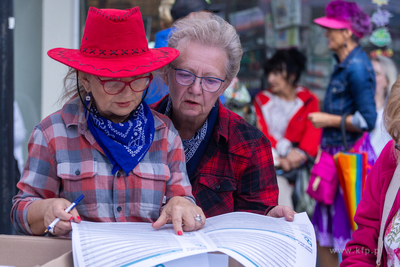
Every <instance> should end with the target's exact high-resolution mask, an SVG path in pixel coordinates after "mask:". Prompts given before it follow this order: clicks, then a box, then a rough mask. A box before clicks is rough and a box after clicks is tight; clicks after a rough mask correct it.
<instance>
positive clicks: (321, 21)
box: [314, 17, 363, 38]
mask: <svg viewBox="0 0 400 267" xmlns="http://www.w3.org/2000/svg"><path fill="white" fill-rule="evenodd" d="M314 23H316V24H318V25H320V26H322V27H324V28H330V29H349V30H350V31H351V32H352V33H353V34H354V35H355V36H357V37H358V38H362V37H363V35H362V34H361V33H359V32H357V31H355V30H353V28H352V27H351V23H350V22H349V21H344V20H338V19H335V18H328V17H321V18H317V19H314Z"/></svg>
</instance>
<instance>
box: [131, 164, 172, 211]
mask: <svg viewBox="0 0 400 267" xmlns="http://www.w3.org/2000/svg"><path fill="white" fill-rule="evenodd" d="M130 174H131V175H130V176H129V191H131V196H130V198H131V205H130V207H131V208H130V214H133V215H138V214H140V216H141V217H143V215H144V214H143V213H145V217H148V218H158V216H159V211H160V208H161V206H162V205H163V200H164V196H165V195H166V190H167V182H168V180H169V179H170V178H171V172H170V169H169V167H168V165H167V164H164V163H139V164H138V165H137V166H136V167H135V168H134V169H133V170H132V172H131V173H130ZM139 192H140V194H139ZM132 204H133V205H132ZM139 212H140V213H139Z"/></svg>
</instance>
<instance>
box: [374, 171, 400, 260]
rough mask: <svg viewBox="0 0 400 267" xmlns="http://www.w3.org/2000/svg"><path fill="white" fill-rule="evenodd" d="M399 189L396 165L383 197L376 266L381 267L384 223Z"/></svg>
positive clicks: (399, 174) (399, 179)
mask: <svg viewBox="0 0 400 267" xmlns="http://www.w3.org/2000/svg"><path fill="white" fill-rule="evenodd" d="M399 188H400V164H398V165H397V167H396V171H395V172H394V174H393V178H392V180H391V181H390V184H389V187H388V190H387V192H386V195H385V202H384V204H383V213H382V220H381V228H380V231H379V238H378V253H377V256H376V266H381V258H382V249H383V237H384V232H385V226H386V221H387V219H388V216H389V213H390V211H391V209H392V207H393V203H394V200H395V199H396V195H397V192H398V191H399Z"/></svg>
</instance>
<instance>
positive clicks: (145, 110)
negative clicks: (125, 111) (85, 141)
mask: <svg viewBox="0 0 400 267" xmlns="http://www.w3.org/2000/svg"><path fill="white" fill-rule="evenodd" d="M86 105H87V106H88V105H89V101H87V103H86ZM90 110H91V111H92V112H93V113H92V112H88V119H87V125H88V128H89V130H90V132H91V133H92V135H93V137H94V139H96V141H97V143H99V145H100V147H101V148H102V149H103V150H104V153H105V154H106V156H107V157H108V159H109V160H110V162H111V164H112V165H113V169H112V174H115V173H116V172H117V171H119V170H120V169H123V170H124V171H125V173H126V174H128V173H129V172H130V171H132V170H133V168H135V166H136V165H137V164H138V163H139V162H140V161H141V160H142V159H143V157H144V156H145V155H146V153H147V151H148V150H149V148H150V146H151V144H152V143H153V138H154V131H155V129H154V118H153V114H151V111H150V108H149V107H148V106H147V104H146V103H144V102H143V103H142V104H140V105H139V106H138V107H137V108H136V110H135V112H134V113H133V114H132V115H131V117H130V118H129V120H128V121H127V122H125V123H113V122H112V121H110V120H108V119H106V118H104V117H102V116H101V115H100V114H99V113H98V111H97V109H96V108H95V107H94V106H93V105H92V107H91V108H90Z"/></svg>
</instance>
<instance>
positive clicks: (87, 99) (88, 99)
mask: <svg viewBox="0 0 400 267" xmlns="http://www.w3.org/2000/svg"><path fill="white" fill-rule="evenodd" d="M85 99H86V101H87V102H90V100H91V97H90V92H87V94H86V98H85Z"/></svg>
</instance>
